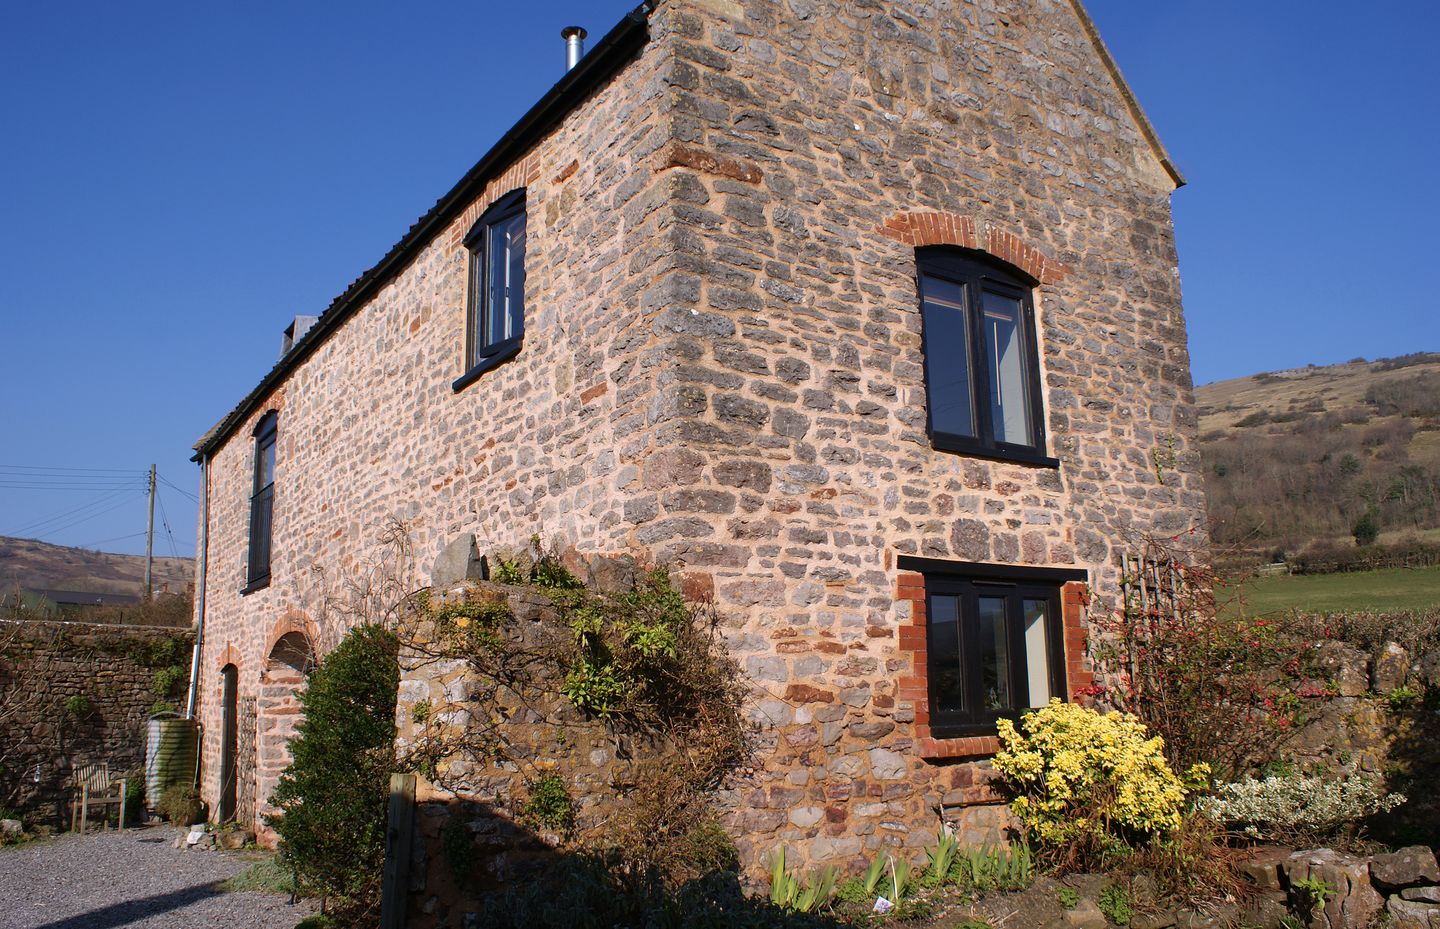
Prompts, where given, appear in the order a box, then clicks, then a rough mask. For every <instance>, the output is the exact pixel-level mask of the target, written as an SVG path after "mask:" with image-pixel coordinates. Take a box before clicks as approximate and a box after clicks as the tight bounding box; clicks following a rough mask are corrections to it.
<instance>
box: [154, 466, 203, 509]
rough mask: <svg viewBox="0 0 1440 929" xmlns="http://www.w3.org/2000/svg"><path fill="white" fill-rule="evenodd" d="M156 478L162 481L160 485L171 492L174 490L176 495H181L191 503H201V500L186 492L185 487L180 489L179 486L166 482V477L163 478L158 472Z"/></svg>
mask: <svg viewBox="0 0 1440 929" xmlns="http://www.w3.org/2000/svg"><path fill="white" fill-rule="evenodd" d="M155 477H156V478H157V479H158V480H159V481H160V483H162V484H164V485H165V486H166V487H169V488H170V489H171V490H173V491H175V492H176V493H178V494H180V495H181V496H183V497H185V498H186V499H188V500H189V501H190V502H191V503H199V502H200V498H199V497H197V496H195V494H193V493H192V492H190V491H188V490H186V489H185V488H183V487H179V486H177V485H175V484H173V483H171V482H170V481H168V480H166V479H165V478H164V477H162V476H161V475H160V473H159V472H158V471H157V472H156V474H155Z"/></svg>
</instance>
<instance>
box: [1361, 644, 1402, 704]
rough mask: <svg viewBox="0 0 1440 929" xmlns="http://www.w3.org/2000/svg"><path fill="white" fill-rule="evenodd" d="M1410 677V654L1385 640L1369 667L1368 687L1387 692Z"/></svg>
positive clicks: (1383, 692) (1378, 691)
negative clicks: (1383, 645)
mask: <svg viewBox="0 0 1440 929" xmlns="http://www.w3.org/2000/svg"><path fill="white" fill-rule="evenodd" d="M1409 677H1410V655H1409V654H1408V653H1407V652H1406V651H1405V649H1403V648H1401V647H1400V646H1399V645H1396V644H1395V643H1394V642H1386V643H1385V647H1384V648H1382V649H1380V654H1378V655H1376V656H1375V662H1374V664H1372V665H1371V667H1370V687H1371V689H1373V690H1374V691H1375V692H1376V693H1380V694H1388V693H1389V692H1390V691H1392V690H1395V689H1396V688H1397V687H1401V686H1403V685H1404V684H1405V681H1406V680H1407V679H1408V678H1409Z"/></svg>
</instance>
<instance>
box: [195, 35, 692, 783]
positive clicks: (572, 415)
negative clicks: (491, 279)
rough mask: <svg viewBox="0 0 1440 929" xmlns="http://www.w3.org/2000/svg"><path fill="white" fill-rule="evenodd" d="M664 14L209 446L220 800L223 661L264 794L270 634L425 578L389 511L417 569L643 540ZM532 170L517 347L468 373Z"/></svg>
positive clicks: (662, 131)
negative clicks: (508, 221) (477, 267)
mask: <svg viewBox="0 0 1440 929" xmlns="http://www.w3.org/2000/svg"><path fill="white" fill-rule="evenodd" d="M664 29H665V24H664V23H663V22H658V23H655V24H653V26H652V29H651V31H652V34H653V35H654V36H655V39H653V40H652V42H651V43H650V45H648V46H647V47H646V49H645V50H644V51H643V52H642V53H641V54H640V56H639V58H638V59H636V60H635V61H633V62H632V63H630V64H629V65H628V66H627V67H626V68H625V69H624V71H623V74H622V75H621V76H619V77H617V78H616V79H614V80H612V81H611V82H610V83H608V84H606V85H605V86H604V87H602V88H600V89H598V90H597V91H596V92H595V93H594V94H593V95H592V96H591V97H590V99H588V100H587V101H585V102H584V103H583V104H581V105H580V106H579V108H577V109H576V111H575V112H573V113H572V114H571V115H570V116H569V117H568V118H567V119H566V120H565V121H564V123H563V124H562V125H561V126H560V127H559V128H558V129H557V130H556V131H555V132H554V133H553V134H552V135H551V136H549V137H548V138H546V139H544V140H542V141H541V142H540V143H538V144H537V145H536V147H535V148H534V149H532V150H531V151H530V152H528V153H527V154H525V155H524V156H523V157H521V158H520V159H519V160H518V161H517V162H516V163H515V164H513V165H511V166H510V167H509V168H507V169H505V170H504V172H503V174H502V175H501V176H500V177H497V178H496V179H495V180H494V181H493V182H491V183H489V185H488V186H487V188H486V190H485V192H484V194H483V195H482V196H480V197H479V198H477V199H476V201H475V202H474V203H473V204H472V205H471V206H470V207H469V208H468V209H467V210H466V211H465V212H464V214H463V215H462V216H460V217H459V218H457V219H456V220H455V221H454V222H452V223H451V224H450V226H449V228H448V229H447V230H446V231H445V232H444V233H443V234H441V235H440V236H439V237H438V238H437V239H435V240H434V241H432V242H430V243H429V244H428V245H427V246H425V247H424V249H423V250H422V251H421V252H420V253H419V254H418V256H417V257H416V258H415V259H414V260H413V261H412V262H411V263H410V264H409V266H408V267H406V268H405V269H404V270H403V271H402V272H400V273H399V275H398V276H397V277H396V278H395V279H394V280H392V281H391V282H390V283H389V284H388V285H386V286H385V287H384V289H383V290H382V291H381V292H380V293H379V294H378V295H377V296H376V297H375V298H374V299H373V300H371V301H370V302H369V303H368V304H367V305H366V306H365V307H364V308H363V309H361V310H359V311H358V312H357V313H356V314H355V315H354V316H352V317H351V318H350V319H349V320H348V321H347V322H346V323H345V324H344V325H343V326H341V327H340V328H339V329H338V330H336V331H335V332H333V333H332V334H330V335H329V337H328V339H327V341H326V342H325V343H324V344H323V345H322V346H321V347H320V348H319V349H318V350H317V351H316V352H315V353H314V354H313V355H311V356H310V357H309V358H307V359H306V360H305V361H304V362H303V363H302V364H300V365H299V366H298V368H297V369H296V370H295V371H294V372H293V373H292V374H290V375H289V376H288V377H287V378H286V379H285V380H284V382H283V383H282V384H281V385H280V386H279V387H277V388H276V390H275V391H274V392H273V394H272V395H271V396H269V397H268V398H266V400H265V402H264V403H263V404H262V406H261V407H260V409H258V410H257V411H256V412H255V415H254V416H252V417H251V418H250V420H249V421H247V422H246V423H244V424H242V425H241V426H240V427H239V428H238V429H237V430H236V431H235V433H234V434H233V436H231V437H230V438H229V439H228V440H227V441H226V442H225V443H224V445H223V446H222V447H220V448H219V449H218V451H217V452H216V453H215V455H214V458H213V461H212V462H211V467H210V475H211V487H210V494H209V498H210V512H211V523H210V526H209V533H210V536H209V539H210V543H209V544H210V558H209V567H208V572H207V578H206V584H207V590H206V597H207V599H206V657H205V663H204V667H203V671H202V673H203V679H202V687H201V719H202V721H203V723H204V726H205V730H204V731H205V733H206V736H205V739H204V746H203V751H204V763H203V769H204V776H203V793H204V796H205V798H206V799H207V800H208V801H210V803H211V804H212V808H213V805H214V802H215V799H216V796H217V793H218V781H217V778H218V771H219V765H218V759H219V751H220V746H219V742H218V739H219V732H220V726H219V718H220V717H219V696H220V692H221V682H220V673H219V672H220V670H221V669H222V668H223V667H224V666H225V665H227V664H232V663H233V664H234V665H236V667H237V668H238V670H239V682H240V697H241V700H242V701H244V700H245V699H247V698H257V697H258V700H259V705H258V706H257V720H258V725H259V727H260V729H261V733H260V739H259V742H258V745H257V753H256V754H257V761H256V764H257V766H258V769H259V771H260V775H259V782H258V783H257V784H256V800H257V803H256V806H257V812H263V811H264V809H265V807H264V802H263V801H264V798H265V796H266V795H267V794H268V792H269V788H270V787H271V786H273V781H274V777H275V775H276V774H277V773H278V771H279V770H281V769H283V767H284V765H285V763H286V762H287V761H288V754H287V753H286V749H285V747H284V745H285V740H286V737H287V736H288V734H289V733H290V732H291V731H293V723H294V721H295V716H294V713H293V692H294V690H295V689H296V687H297V686H298V679H293V680H292V679H290V678H292V677H293V674H292V671H293V669H290V668H287V667H283V666H281V665H279V664H277V663H275V662H273V661H271V660H270V653H271V650H272V649H273V647H274V644H275V642H276V641H277V640H278V639H279V638H280V636H281V635H283V634H285V633H287V632H292V631H298V632H301V633H302V634H303V635H305V636H306V637H307V638H309V639H310V640H311V642H312V643H313V645H314V648H315V650H316V652H317V653H318V654H324V653H325V652H326V651H328V649H329V648H330V647H333V645H334V643H335V642H336V641H337V640H338V638H339V635H340V634H341V632H342V631H343V629H344V627H345V626H347V625H348V624H350V623H351V622H353V621H354V619H355V617H354V616H353V615H347V614H346V613H345V612H344V611H343V610H337V609H335V608H334V605H333V604H330V605H329V606H327V600H329V599H331V598H332V597H333V596H334V595H337V594H339V595H340V597H339V599H340V600H341V601H346V600H348V599H350V598H349V596H348V594H347V592H346V587H347V585H349V584H353V583H355V582H357V581H361V580H362V579H364V578H370V579H375V578H376V577H377V576H380V575H384V576H388V577H389V578H390V579H397V580H398V581H399V586H402V587H409V586H420V585H423V584H424V583H427V581H428V578H426V577H425V575H424V574H423V572H422V571H421V570H415V569H412V567H410V564H412V563H410V562H407V563H406V564H403V565H399V566H397V565H396V564H394V563H393V561H392V562H389V563H388V565H387V566H380V563H381V562H384V561H386V557H387V556H386V549H385V546H384V545H382V542H381V539H382V536H383V534H384V532H385V530H386V528H387V527H388V526H389V525H390V523H391V521H392V520H399V521H402V522H403V523H404V526H405V529H406V532H407V533H408V537H409V541H410V543H411V545H412V546H413V551H414V556H415V557H414V560H413V564H416V565H420V566H422V567H428V566H429V565H430V563H431V561H432V560H433V558H434V556H435V554H436V553H437V552H438V551H439V550H440V549H441V548H442V547H444V545H445V544H446V543H447V542H448V541H450V540H451V539H452V538H454V537H455V536H456V535H457V534H458V533H460V532H469V533H474V534H475V535H476V536H477V538H478V539H479V540H480V543H481V545H482V547H483V548H486V549H488V548H490V547H492V546H495V545H502V544H503V545H517V544H524V543H525V542H526V541H527V540H528V539H529V538H530V537H531V535H532V534H538V535H540V536H541V537H543V538H544V539H545V540H546V542H547V543H548V542H550V541H552V540H558V541H559V542H560V543H561V544H562V545H573V546H575V547H577V548H578V549H580V550H584V551H597V552H613V551H620V550H623V549H624V548H625V547H626V546H627V545H628V544H629V543H630V539H629V535H630V529H631V527H632V524H631V523H629V522H628V521H627V520H626V518H625V512H626V502H625V501H626V499H627V497H629V496H631V495H633V493H634V491H632V490H630V489H628V488H632V487H634V486H637V483H638V479H637V475H638V468H637V466H636V464H635V461H636V459H637V458H638V457H639V456H640V455H641V452H642V451H643V450H644V449H647V448H648V447H650V446H651V445H652V444H653V434H654V428H653V427H652V426H651V424H650V421H651V416H652V409H653V407H654V404H655V401H656V390H655V387H656V377H657V373H656V372H657V369H658V368H659V367H660V366H661V365H662V364H664V363H665V360H664V359H663V357H661V356H660V355H659V354H658V348H657V346H658V341H659V336H657V334H656V329H657V326H658V325H659V324H658V322H657V320H658V319H659V317H661V316H662V314H663V313H664V312H665V309H666V304H665V302H664V301H665V295H664V294H663V292H661V291H659V290H657V289H655V286H654V285H655V282H656V279H657V277H659V276H662V275H664V274H665V273H666V272H667V271H669V270H671V269H672V268H673V267H674V266H675V265H676V263H677V261H678V260H679V259H678V257H677V255H676V253H675V250H674V249H673V248H672V247H670V246H669V244H668V240H667V237H666V234H665V232H664V230H665V229H666V228H668V227H669V226H670V225H671V222H672V218H671V209H670V206H669V204H670V203H671V202H672V201H673V199H674V193H673V188H674V185H675V181H674V180H673V178H672V177H671V175H670V173H668V172H667V171H666V170H664V168H663V164H664V159H665V155H664V153H663V151H662V149H663V148H664V146H665V144H666V143H667V142H668V141H669V138H668V135H667V131H668V124H667V122H666V121H665V120H664V119H663V118H660V116H659V114H662V113H663V112H665V111H666V109H667V108H668V107H669V106H670V102H669V100H670V97H669V91H668V89H667V88H668V81H669V74H670V71H671V70H672V67H673V62H672V61H671V59H670V58H669V57H668V56H667V54H666V53H665V45H664V42H663V33H664ZM438 139H439V137H437V144H439V142H438ZM477 154H478V153H477ZM518 186H523V187H525V188H526V211H527V214H528V228H527V245H526V319H525V342H524V347H523V348H522V350H521V351H520V353H519V355H518V356H516V357H515V358H514V359H513V360H512V361H510V362H508V363H506V364H504V365H501V366H500V367H498V368H495V369H494V370H491V371H489V372H487V373H485V374H484V375H483V376H482V377H481V378H480V379H479V380H478V381H476V382H475V383H473V384H471V385H469V386H468V387H465V388H464V389H462V390H461V391H459V392H458V393H457V392H455V391H453V390H452V388H451V383H452V382H453V381H454V380H455V379H456V378H457V377H459V376H460V375H461V374H463V373H464V358H463V356H464V350H465V334H464V333H465V318H466V313H465V297H466V294H465V289H466V262H467V254H466V251H465V248H464V246H463V243H462V240H463V238H464V235H465V234H466V232H467V231H468V230H469V228H470V226H471V224H472V223H473V222H474V220H475V219H476V218H477V217H478V216H479V215H480V214H481V212H483V210H484V209H485V207H486V206H487V205H488V204H489V203H491V202H492V201H493V200H494V199H496V198H497V197H499V196H501V195H503V194H505V193H506V192H508V191H510V190H512V189H514V188H516V187H518ZM281 322H282V320H280V319H278V318H277V320H276V326H277V328H279V326H280V325H281ZM269 409H276V410H279V432H278V442H277V454H276V476H275V503H274V530H273V544H272V574H271V583H270V586H269V587H267V588H265V589H262V590H258V591H255V592H253V593H251V594H249V595H246V596H241V595H240V593H239V591H240V589H241V588H242V587H244V585H245V583H246V577H245V571H246V551H247V544H248V543H247V533H248V519H249V499H250V493H251V469H252V467H253V440H252V438H251V433H252V430H253V428H254V424H255V422H256V421H257V420H258V418H259V416H261V415H263V413H264V412H265V411H266V410H269ZM277 674H279V675H283V676H286V678H287V679H286V680H283V681H282V680H278V679H275V675H277ZM287 701H288V702H287ZM267 703H268V704H270V705H271V706H272V707H273V712H271V713H269V714H268V716H267V712H266V705H267ZM244 735H245V734H244V733H242V739H243V737H244ZM252 777H253V775H252V774H251V773H249V772H242V780H244V779H250V778H252Z"/></svg>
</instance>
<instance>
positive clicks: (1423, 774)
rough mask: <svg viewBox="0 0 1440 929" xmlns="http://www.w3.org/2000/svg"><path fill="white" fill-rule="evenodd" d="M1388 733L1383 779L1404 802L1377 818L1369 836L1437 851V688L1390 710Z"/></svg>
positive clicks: (1397, 845) (1439, 806) (1439, 713)
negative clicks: (1388, 746)
mask: <svg viewBox="0 0 1440 929" xmlns="http://www.w3.org/2000/svg"><path fill="white" fill-rule="evenodd" d="M1390 728H1391V732H1392V734H1391V737H1390V751H1389V757H1388V759H1387V762H1386V770H1385V775H1386V780H1387V781H1388V786H1389V788H1390V789H1391V790H1398V791H1400V792H1401V793H1403V794H1405V796H1406V798H1407V799H1406V802H1405V803H1404V805H1402V806H1400V807H1398V808H1397V809H1395V810H1394V811H1393V812H1390V813H1387V814H1384V815H1382V816H1380V817H1377V818H1376V821H1375V823H1374V826H1373V828H1372V830H1371V833H1372V836H1373V837H1374V838H1376V839H1378V840H1380V841H1382V842H1385V843H1386V844H1388V845H1390V846H1392V847H1395V848H1400V847H1403V846H1406V845H1429V846H1431V848H1433V849H1440V791H1437V790H1436V789H1435V783H1436V779H1437V778H1440V686H1435V685H1431V686H1428V687H1425V688H1423V690H1422V692H1421V694H1420V695H1419V696H1418V697H1417V698H1416V699H1413V700H1410V701H1409V702H1408V703H1406V704H1404V705H1402V706H1399V707H1395V708H1394V709H1393V710H1392V713H1391V717H1390Z"/></svg>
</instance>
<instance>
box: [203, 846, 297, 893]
mask: <svg viewBox="0 0 1440 929" xmlns="http://www.w3.org/2000/svg"><path fill="white" fill-rule="evenodd" d="M220 889H221V890H225V891H244V890H258V891H260V892H261V893H267V894H288V893H292V892H293V891H294V889H295V884H294V882H293V881H292V880H291V876H290V870H289V869H288V868H286V867H283V866H282V865H281V864H280V859H279V858H277V857H276V856H274V855H270V856H267V857H265V858H261V859H260V860H259V861H256V862H254V863H253V864H251V865H250V866H249V867H247V868H246V869H245V870H244V871H241V872H240V873H239V874H237V875H235V876H234V877H232V878H230V879H229V880H227V881H225V883H223V884H221V885H220Z"/></svg>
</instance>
